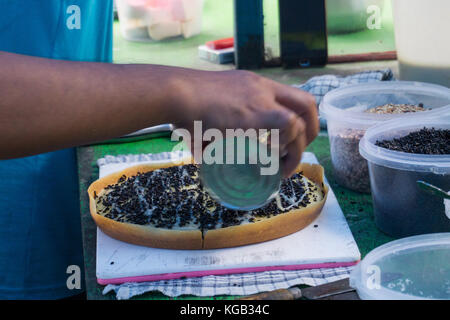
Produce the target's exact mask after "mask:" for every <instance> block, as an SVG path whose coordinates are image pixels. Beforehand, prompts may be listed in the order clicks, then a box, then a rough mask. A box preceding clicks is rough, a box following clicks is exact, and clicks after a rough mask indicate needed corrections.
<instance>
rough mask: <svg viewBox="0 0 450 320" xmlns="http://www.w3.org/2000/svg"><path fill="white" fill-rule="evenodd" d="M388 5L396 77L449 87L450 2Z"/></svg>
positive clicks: (410, 0)
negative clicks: (395, 49)
mask: <svg viewBox="0 0 450 320" xmlns="http://www.w3.org/2000/svg"><path fill="white" fill-rule="evenodd" d="M392 5H393V13H394V29H395V43H396V48H397V57H398V61H399V71H400V78H401V79H402V80H415V81H426V82H432V83H437V84H441V85H445V86H447V87H450V41H448V32H449V31H450V19H449V12H450V1H448V0H429V1H423V0H395V1H392Z"/></svg>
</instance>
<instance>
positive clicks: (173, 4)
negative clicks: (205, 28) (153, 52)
mask: <svg viewBox="0 0 450 320" xmlns="http://www.w3.org/2000/svg"><path fill="white" fill-rule="evenodd" d="M116 4H117V10H118V16H119V21H120V24H119V26H120V32H121V34H122V36H123V37H124V38H125V39H127V40H130V41H144V42H145V41H155V40H157V41H159V40H164V39H167V38H173V37H183V38H190V37H192V36H194V35H197V34H199V33H200V32H201V29H202V11H203V0H116Z"/></svg>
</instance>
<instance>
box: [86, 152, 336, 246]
mask: <svg viewBox="0 0 450 320" xmlns="http://www.w3.org/2000/svg"><path fill="white" fill-rule="evenodd" d="M297 169H298V170H297V173H296V174H294V175H293V176H292V177H291V178H289V179H285V180H283V181H282V184H281V188H280V192H279V195H278V196H277V197H276V198H275V199H274V200H272V201H271V202H270V203H269V204H267V205H266V206H265V207H263V208H260V209H256V210H251V211H235V210H231V209H228V208H226V207H223V206H221V205H220V204H219V203H218V202H216V201H215V200H214V199H212V198H211V197H210V196H209V195H208V193H206V192H205V191H204V189H203V187H202V185H201V184H200V180H199V177H198V167H197V165H194V164H191V163H190V161H188V160H186V161H185V162H183V163H181V164H179V165H174V164H170V163H167V164H164V165H161V164H159V165H143V166H137V167H132V168H128V169H126V170H124V171H122V172H120V173H117V174H112V175H110V176H107V177H105V178H102V179H99V180H97V181H96V182H94V183H93V184H92V185H91V186H90V187H89V190H88V193H89V196H90V201H91V203H90V209H91V215H92V217H93V218H94V220H95V222H96V223H97V225H98V226H99V227H100V228H101V229H102V230H103V231H104V232H105V233H106V234H108V235H110V236H112V237H114V238H116V239H119V240H122V241H126V242H130V243H134V244H139V245H146V246H151V247H158V248H172V249H208V248H222V247H232V246H238V245H244V244H250V243H256V242H262V241H267V240H270V239H275V238H278V237H282V236H284V235H287V234H290V233H293V232H296V231H298V230H300V229H302V228H304V227H305V226H307V225H308V224H309V223H310V222H312V221H313V220H314V219H315V218H316V217H317V216H318V214H319V213H320V210H321V209H322V206H323V204H324V202H325V199H326V195H327V188H326V186H325V185H324V184H323V169H322V167H320V166H318V165H308V164H302V165H300V166H299V167H298V168H297Z"/></svg>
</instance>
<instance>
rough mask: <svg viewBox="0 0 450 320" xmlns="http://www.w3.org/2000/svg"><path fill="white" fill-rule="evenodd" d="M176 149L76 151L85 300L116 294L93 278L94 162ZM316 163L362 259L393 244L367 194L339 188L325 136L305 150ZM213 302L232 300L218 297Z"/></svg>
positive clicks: (155, 144) (151, 145)
mask: <svg viewBox="0 0 450 320" xmlns="http://www.w3.org/2000/svg"><path fill="white" fill-rule="evenodd" d="M174 145H175V143H174V142H172V141H170V138H169V137H168V136H162V137H161V136H160V137H156V138H151V139H147V140H142V141H137V142H129V143H122V144H117V143H116V144H104V145H96V146H87V147H81V148H78V166H79V179H80V202H81V219H82V229H83V247H84V260H85V280H86V290H87V296H88V299H114V297H115V294H114V293H110V294H108V295H102V290H103V286H101V285H98V284H97V282H96V275H95V261H96V225H95V223H94V222H93V220H92V218H91V216H90V213H89V200H88V195H87V192H86V190H87V188H88V186H89V185H90V184H91V183H92V182H93V181H95V180H96V179H97V178H98V167H97V163H96V161H97V159H99V158H102V157H104V156H106V155H119V154H130V153H132V154H137V153H158V152H164V151H170V150H171V148H172V147H173V146H174ZM307 151H311V152H313V153H314V154H315V155H316V157H317V159H318V160H319V163H320V164H321V165H322V166H323V167H324V168H325V175H326V177H327V179H328V181H329V183H330V186H331V188H332V189H333V191H334V193H335V194H336V197H337V200H338V202H339V204H340V206H341V208H342V210H343V212H344V215H345V218H346V219H347V222H348V224H349V226H350V229H351V231H352V233H353V236H354V238H355V240H356V242H357V244H358V247H359V250H360V251H361V255H362V257H364V256H365V255H366V254H367V253H368V252H369V251H370V250H372V249H373V248H375V247H377V246H379V245H381V244H384V243H386V242H389V241H391V240H393V239H392V238H390V237H388V236H386V235H384V234H383V233H381V232H380V231H378V229H377V228H376V227H375V223H374V220H373V211H372V199H371V196H370V195H368V194H361V193H357V192H353V191H350V190H348V189H346V188H344V187H341V186H339V185H338V184H337V183H336V182H335V179H334V176H333V170H332V168H331V162H330V149H329V141H328V136H327V135H326V133H325V132H322V133H321V134H320V135H319V136H318V137H317V138H316V139H315V140H314V141H313V142H312V144H311V145H310V146H309V147H308V149H307ZM214 298H215V299H227V298H232V297H227V296H219V297H214ZM136 299H169V297H166V296H164V295H163V294H161V293H159V292H151V293H146V294H144V295H141V296H138V297H136ZM178 299H205V298H204V297H203V298H200V297H194V296H182V297H179V298H178Z"/></svg>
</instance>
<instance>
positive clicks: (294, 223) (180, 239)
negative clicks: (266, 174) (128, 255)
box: [88, 158, 328, 250]
mask: <svg viewBox="0 0 450 320" xmlns="http://www.w3.org/2000/svg"><path fill="white" fill-rule="evenodd" d="M191 163H192V159H191V158H185V159H181V160H179V161H177V162H167V163H159V164H143V165H137V166H133V167H130V168H127V169H125V170H123V171H120V172H117V173H113V174H110V175H108V176H106V177H103V178H101V179H98V180H97V181H95V182H93V183H92V184H91V185H90V186H89V188H88V194H89V207H90V213H91V216H92V218H93V219H94V221H95V223H96V224H97V226H98V227H99V228H100V229H101V230H102V231H103V232H104V233H106V234H107V235H109V236H111V237H113V238H115V239H118V240H121V241H125V242H128V243H132V244H137V245H142V246H149V247H155V248H164V249H188V250H189V249H191V250H192V249H213V248H227V247H235V246H241V245H246V244H252V243H259V242H263V241H268V240H272V239H276V238H280V237H283V236H286V235H288V234H291V233H294V232H297V231H299V230H301V229H303V228H305V227H306V226H308V225H309V224H310V223H311V222H312V221H313V220H315V219H316V218H317V216H319V214H320V212H321V210H322V208H323V205H324V204H325V201H326V198H327V194H328V187H327V186H326V185H325V184H323V176H324V174H323V172H324V171H323V168H322V167H321V166H320V165H315V164H307V163H302V164H299V166H298V167H297V168H296V172H301V171H303V175H304V176H306V177H307V178H308V179H310V180H311V181H313V182H315V183H317V184H318V185H319V186H320V187H321V188H322V190H323V191H324V197H323V199H322V200H321V201H319V202H316V203H314V204H312V205H309V206H308V207H306V208H300V209H295V210H292V211H289V212H287V213H282V214H279V215H277V216H274V217H270V218H267V219H263V220H260V221H257V222H253V223H246V224H242V225H238V226H231V227H226V228H220V229H213V230H206V231H205V232H204V233H202V231H201V230H200V229H163V228H156V227H152V226H143V225H137V224H132V223H126V222H118V221H115V220H112V219H109V218H106V217H104V216H102V215H100V214H98V213H97V207H96V201H95V195H98V194H100V192H101V191H102V190H103V189H104V188H106V187H107V186H108V185H113V184H116V183H117V181H118V180H119V179H120V178H121V177H122V176H124V175H125V176H126V177H127V178H128V177H131V176H134V175H136V174H138V173H144V172H147V171H152V170H157V169H161V168H168V167H172V166H179V165H184V164H191Z"/></svg>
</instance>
